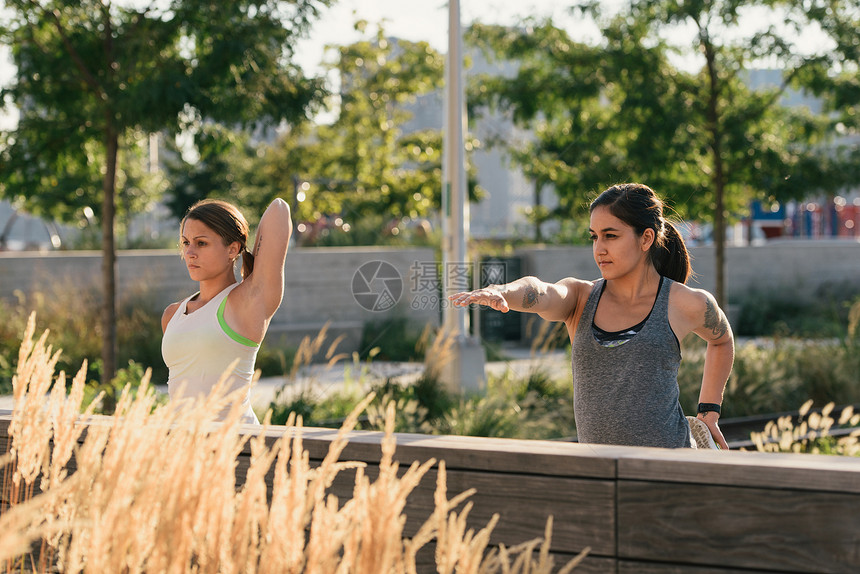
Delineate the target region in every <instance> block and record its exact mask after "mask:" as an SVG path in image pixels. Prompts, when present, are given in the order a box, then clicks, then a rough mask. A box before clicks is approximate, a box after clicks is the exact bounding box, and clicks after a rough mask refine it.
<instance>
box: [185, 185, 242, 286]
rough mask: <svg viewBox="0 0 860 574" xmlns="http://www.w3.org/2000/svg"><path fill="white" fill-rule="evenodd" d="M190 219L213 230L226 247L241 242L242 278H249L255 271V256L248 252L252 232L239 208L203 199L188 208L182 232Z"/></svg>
mask: <svg viewBox="0 0 860 574" xmlns="http://www.w3.org/2000/svg"><path fill="white" fill-rule="evenodd" d="M189 219H194V220H195V221H199V222H200V223H203V224H204V225H206V226H207V227H209V228H211V229H212V231H214V232H215V233H217V234H218V235H219V236H220V237H221V239H222V240H223V241H224V245H230V244H231V243H233V242H234V241H237V242H239V254H240V255H241V256H242V277H247V276H248V275H250V274H251V272H252V271H254V256H253V255H252V254H251V252H250V251H248V235H249V232H250V230H249V227H248V222H247V221H246V220H245V216H244V215H242V212H241V211H239V208H238V207H236V206H235V205H233V204H232V203H229V202H226V201H222V200H220V199H202V200H200V201H198V202H197V203H195V204H194V205H192V206H191V207H190V208H188V212H187V213H186V214H185V217H183V218H182V223H181V224H180V225H179V229H180V232H182V230H184V229H185V222H186V221H188V220H189Z"/></svg>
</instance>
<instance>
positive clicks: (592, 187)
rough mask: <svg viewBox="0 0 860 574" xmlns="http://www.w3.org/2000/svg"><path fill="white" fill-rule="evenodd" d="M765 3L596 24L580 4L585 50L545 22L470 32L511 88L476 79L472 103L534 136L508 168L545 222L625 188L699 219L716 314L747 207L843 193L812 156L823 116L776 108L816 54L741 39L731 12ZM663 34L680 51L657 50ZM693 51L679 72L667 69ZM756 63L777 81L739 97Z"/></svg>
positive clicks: (676, 9) (825, 129)
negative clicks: (710, 235) (737, 225)
mask: <svg viewBox="0 0 860 574" xmlns="http://www.w3.org/2000/svg"><path fill="white" fill-rule="evenodd" d="M768 4H770V3H767V2H752V1H750V0H746V1H743V2H741V1H723V0H713V1H705V2H695V3H689V2H677V1H675V0H639V1H634V2H631V3H630V4H629V5H628V6H627V7H626V8H625V9H624V10H623V11H619V12H613V13H611V14H609V15H608V16H604V14H603V12H602V11H601V8H600V5H599V3H598V2H587V3H582V4H580V5H579V6H578V10H579V11H580V13H581V14H583V15H584V16H586V17H588V18H590V19H593V20H594V21H595V22H596V23H597V24H598V25H599V29H600V31H601V36H602V39H601V41H600V42H598V43H595V44H588V43H583V42H575V41H574V40H572V39H571V38H570V37H569V36H568V35H567V34H566V33H565V32H564V31H563V30H560V29H559V28H557V27H555V26H554V25H553V24H552V22H551V21H544V22H528V23H526V24H525V26H524V27H523V28H522V29H517V30H511V29H505V28H499V27H495V26H475V27H474V28H473V29H472V30H471V31H470V33H469V39H470V41H471V42H472V43H474V44H477V45H479V46H482V47H483V48H485V50H487V51H488V53H490V54H491V55H494V56H495V57H499V58H503V59H508V60H513V61H517V62H519V64H520V67H519V70H518V72H517V74H515V76H514V77H512V78H509V79H505V78H496V79H485V80H484V82H483V83H484V84H485V85H484V87H483V88H480V89H478V90H477V91H476V94H477V95H479V97H480V98H481V100H480V101H482V102H486V103H488V104H490V105H491V106H492V105H496V106H504V107H508V108H509V109H511V110H512V112H513V117H514V120H515V121H517V122H518V123H519V124H521V125H523V126H525V127H528V128H530V129H532V130H533V131H534V133H535V139H534V141H533V142H531V143H530V144H528V146H527V147H526V148H524V149H518V150H514V152H513V153H512V158H513V160H514V161H515V162H519V163H521V164H522V165H527V166H528V170H527V175H529V176H531V177H532V178H534V179H535V180H538V181H544V182H549V183H551V184H552V185H554V187H555V189H556V191H557V192H558V194H559V196H560V206H559V209H558V210H557V215H559V216H561V217H571V216H576V215H577V212H578V211H579V209H580V206H581V205H583V204H584V203H586V202H587V200H588V195H590V194H591V193H593V192H595V191H597V190H599V189H601V188H603V187H605V186H606V185H608V184H611V183H616V182H618V181H631V180H638V181H642V182H645V183H649V184H650V185H652V186H653V187H654V188H656V189H657V190H658V192H660V193H661V194H662V195H664V196H666V197H668V198H669V200H670V204H671V205H673V206H674V207H675V208H676V210H677V211H678V213H679V215H681V216H683V217H691V218H699V219H706V220H710V221H712V222H713V224H714V230H715V231H714V240H715V244H716V248H717V269H716V274H715V275H716V284H717V289H716V293H715V295H716V296H717V298H718V300H719V301H720V303H721V304H725V288H724V285H725V278H724V273H723V269H724V266H725V263H724V262H725V255H724V253H725V236H724V230H725V226H726V223H727V220H728V219H727V218H728V217H729V216H731V215H732V214H735V215H736V214H739V213H741V212H742V210H743V209H745V206H746V205H747V203H748V202H749V200H750V199H752V198H756V197H758V198H764V199H770V200H785V199H789V198H797V197H801V196H803V195H805V194H809V193H810V192H814V191H818V192H821V191H826V190H833V189H837V188H838V187H840V186H841V185H844V183H845V179H844V172H841V171H840V170H839V169H838V167H839V166H838V162H837V161H836V160H835V159H834V157H833V156H832V155H829V154H828V153H825V151H826V150H825V149H824V148H823V147H822V146H823V144H825V143H826V142H827V141H828V137H829V136H831V135H832V131H831V129H830V128H831V126H832V122H831V119H830V118H829V117H828V116H826V115H822V114H817V113H815V112H813V111H812V110H810V109H808V108H800V107H791V108H790V107H785V106H784V105H783V100H782V97H783V95H784V94H785V92H786V90H787V89H788V88H789V87H791V86H797V85H798V84H797V82H796V80H797V78H799V77H800V76H802V75H803V73H804V71H805V70H808V69H810V68H811V67H813V66H816V65H818V64H819V62H820V60H821V57H820V55H804V54H802V53H801V52H800V51H799V49H798V48H797V47H796V46H792V45H790V44H789V43H787V42H786V41H785V40H784V38H783V37H782V36H781V34H780V30H779V29H778V28H769V29H763V30H761V31H758V32H756V33H754V34H752V35H747V36H743V37H741V36H742V35H741V34H740V20H741V13H742V12H743V11H744V9H745V8H750V7H752V6H758V7H759V8H760V9H767V10H773V9H770V8H768ZM768 13H769V12H768ZM806 21H807V22H808V18H807V20H806ZM684 26H687V28H684ZM685 30H692V33H687V34H686V36H685V33H684V32H685ZM677 37H685V38H687V39H688V40H689V42H688V43H686V44H677V43H674V42H670V41H669V40H668V39H672V40H674V39H675V38H677ZM776 46H778V47H779V49H775V47H776ZM695 54H700V57H699V59H698V60H696V61H695V63H694V64H693V65H692V66H685V67H684V69H681V67H680V66H679V65H678V64H677V61H678V57H679V56H680V57H684V58H689V57H690V56H691V55H695ZM764 62H767V63H768V64H769V65H771V66H775V67H779V68H781V69H783V70H784V72H783V77H782V82H781V83H780V84H779V85H776V86H773V87H770V88H764V89H752V88H751V87H750V86H749V83H748V81H747V79H748V76H747V74H748V70H749V69H751V68H753V67H754V66H756V65H761V64H762V63H764ZM690 69H691V70H692V71H687V70H690Z"/></svg>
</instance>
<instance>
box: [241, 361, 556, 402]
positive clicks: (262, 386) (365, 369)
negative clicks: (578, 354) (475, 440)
mask: <svg viewBox="0 0 860 574" xmlns="http://www.w3.org/2000/svg"><path fill="white" fill-rule="evenodd" d="M503 353H504V355H505V356H506V357H508V360H505V361H492V362H488V363H487V364H486V365H485V368H484V371H485V372H486V373H487V375H488V376H502V375H503V374H504V373H505V372H511V374H512V375H513V376H515V377H517V378H519V377H526V376H528V374H529V373H530V372H532V371H535V370H537V369H540V370H542V371H543V372H545V373H547V375H549V376H550V377H551V378H553V379H556V380H561V381H570V380H571V372H570V357H569V355H568V353H567V351H566V350H561V351H552V352H548V353H543V354H540V355H535V354H532V353H531V352H530V350H529V349H520V348H511V349H504V350H503ZM423 370H424V365H423V364H422V363H393V362H384V361H374V362H371V363H363V364H362V363H359V364H354V363H352V362H349V361H347V362H342V363H338V364H336V365H334V366H326V365H310V366H307V367H304V368H302V369H301V370H300V371H299V373H298V374H297V376H296V377H295V378H288V377H267V378H264V379H260V380H259V381H258V382H257V384H256V385H255V387H254V388H253V389H252V391H251V403H252V404H253V405H254V406H255V407H266V406H268V405H269V403H270V402H271V401H272V400H273V399H274V398H275V397H276V395H277V394H278V393H279V392H280V393H281V398H282V399H285V400H289V398H290V397H291V396H294V395H295V394H297V393H300V392H303V391H307V390H312V391H313V392H314V393H319V394H320V395H323V396H324V395H326V394H328V393H334V392H339V391H341V390H343V389H357V390H359V391H360V392H367V390H368V389H369V388H370V387H371V386H373V385H374V384H376V383H382V382H385V381H386V380H387V379H392V380H394V381H397V382H400V383H408V382H410V381H411V380H414V379H415V378H416V377H418V376H419V375H421V373H422V372H423Z"/></svg>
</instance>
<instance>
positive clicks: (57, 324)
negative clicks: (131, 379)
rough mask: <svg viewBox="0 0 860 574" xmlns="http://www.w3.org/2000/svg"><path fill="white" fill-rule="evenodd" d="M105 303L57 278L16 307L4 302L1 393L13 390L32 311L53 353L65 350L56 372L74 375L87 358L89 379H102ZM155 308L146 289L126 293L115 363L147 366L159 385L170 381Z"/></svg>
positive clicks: (94, 292) (0, 307)
mask: <svg viewBox="0 0 860 574" xmlns="http://www.w3.org/2000/svg"><path fill="white" fill-rule="evenodd" d="M101 304H102V303H101V298H100V296H99V290H98V289H97V288H95V287H93V286H86V285H75V284H74V283H72V282H60V281H59V280H58V281H57V283H56V284H55V285H53V286H49V287H48V288H46V289H45V290H42V291H34V292H33V293H31V294H30V295H29V296H24V295H23V294H21V293H19V294H18V301H17V302H15V303H11V302H7V301H0V393H3V394H8V393H10V392H11V390H12V375H13V374H14V372H15V367H16V364H17V360H18V348H19V347H20V345H21V335H22V334H23V333H24V329H25V327H26V324H27V318H28V317H29V316H30V313H31V312H35V313H36V324H37V331H39V332H40V331H42V330H44V329H46V328H50V330H51V341H52V342H53V347H54V349H55V350H56V349H61V350H62V354H61V355H60V360H59V361H58V363H57V369H58V370H63V371H66V373H67V374H74V373H76V372H77V371H78V369H80V366H81V364H82V363H83V362H84V360H86V361H87V362H88V372H87V380H88V381H98V380H99V379H100V377H101V361H100V359H99V358H100V357H101V348H102V325H101V316H100V313H101ZM153 308H154V303H153V302H152V301H151V298H150V296H149V293H148V292H147V289H146V287H145V286H141V287H139V288H137V289H136V290H134V291H130V292H127V293H124V294H123V297H122V300H121V301H120V304H119V306H118V310H117V326H116V327H117V344H118V350H119V352H118V355H117V365H119V366H120V367H121V368H122V367H123V366H124V365H129V364H131V363H132V362H133V363H136V364H139V365H143V366H144V367H149V368H151V369H152V381H153V383H155V384H159V383H164V382H165V381H167V367H166V366H165V365H164V361H163V360H162V357H161V315H160V313H156V312H152V311H151V309H153ZM93 384H95V383H93Z"/></svg>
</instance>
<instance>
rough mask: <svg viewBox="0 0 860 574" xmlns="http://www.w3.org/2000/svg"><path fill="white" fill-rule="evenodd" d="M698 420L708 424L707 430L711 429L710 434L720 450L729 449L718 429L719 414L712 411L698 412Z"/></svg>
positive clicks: (721, 432)
mask: <svg viewBox="0 0 860 574" xmlns="http://www.w3.org/2000/svg"><path fill="white" fill-rule="evenodd" d="M698 418H699V420H700V421H702V422H704V423H705V424H706V425H708V430H709V431H711V436H712V437H714V441H715V442H716V443H717V446H719V447H720V448H721V449H722V450H729V443H727V442H726V437H724V436H723V431H721V430H720V425H719V422H720V415H718V414H717V413H715V412H713V411H709V412H706V413H700V414H699V417H698Z"/></svg>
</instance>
